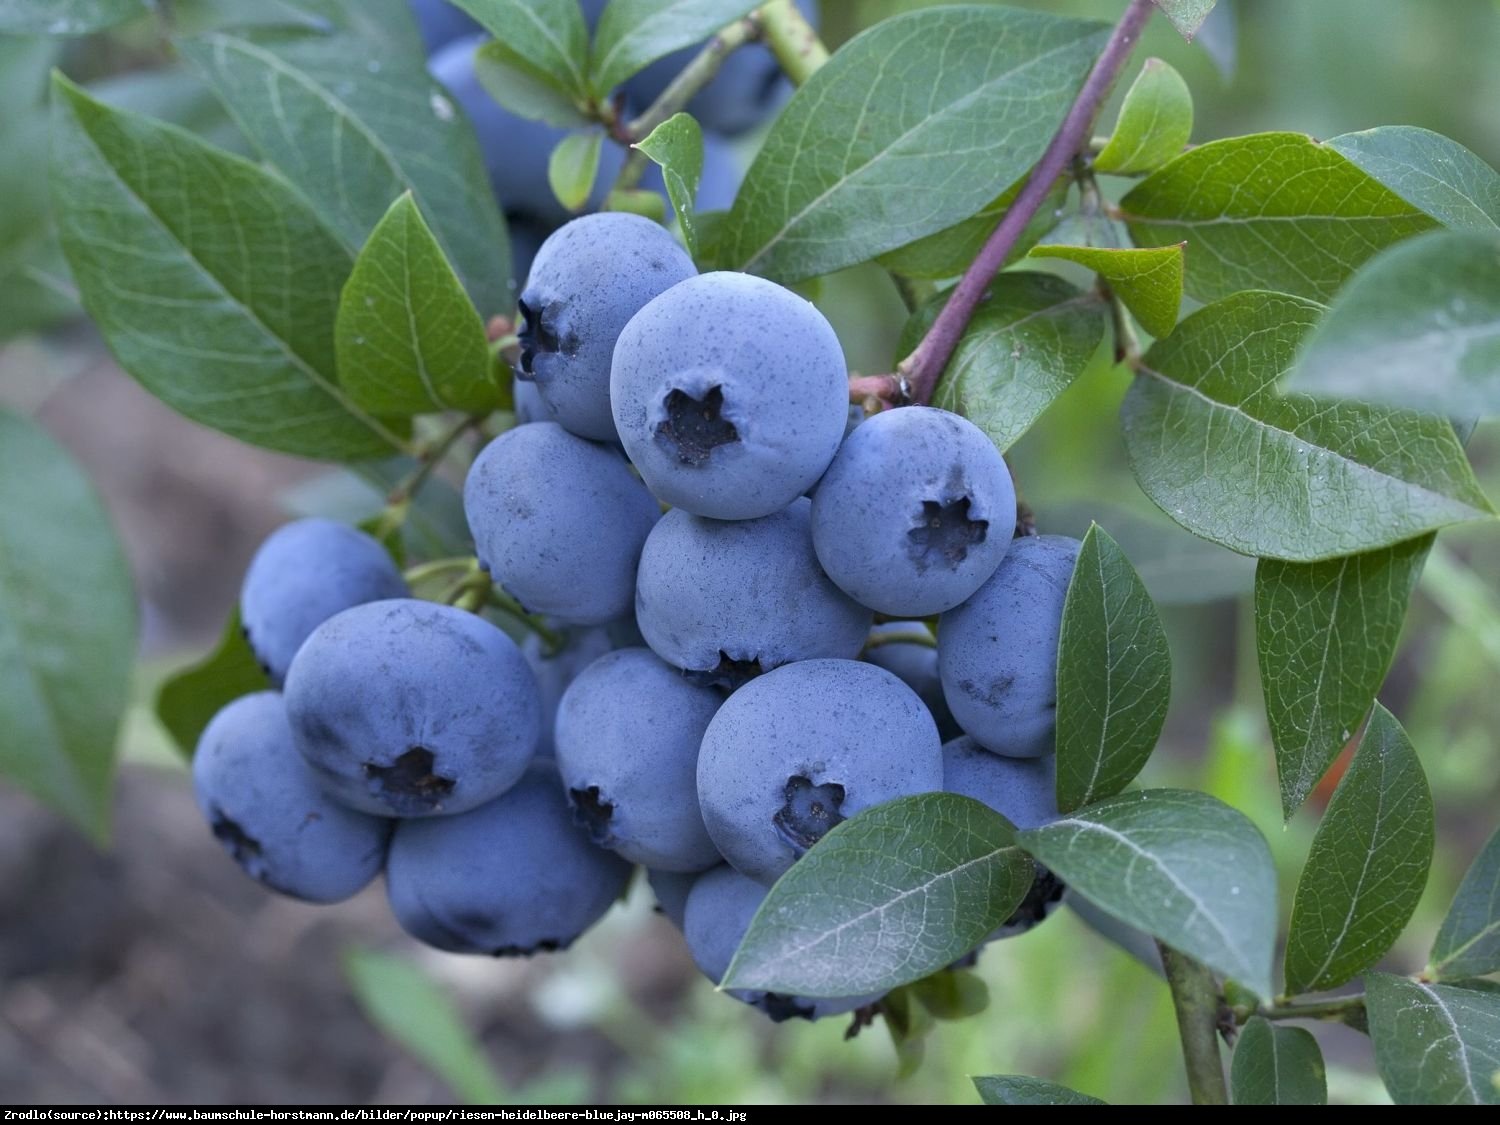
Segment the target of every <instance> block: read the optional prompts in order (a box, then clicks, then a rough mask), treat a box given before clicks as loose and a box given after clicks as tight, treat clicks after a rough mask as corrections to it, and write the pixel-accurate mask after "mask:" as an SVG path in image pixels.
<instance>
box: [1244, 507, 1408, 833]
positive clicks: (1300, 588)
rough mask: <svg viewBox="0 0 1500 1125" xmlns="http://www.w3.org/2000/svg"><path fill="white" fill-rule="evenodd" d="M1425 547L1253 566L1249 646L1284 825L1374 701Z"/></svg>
mask: <svg viewBox="0 0 1500 1125" xmlns="http://www.w3.org/2000/svg"><path fill="white" fill-rule="evenodd" d="M1431 547H1432V536H1431V535H1423V536H1419V537H1418V538H1416V539H1408V540H1406V541H1405V542H1404V543H1397V544H1396V545H1395V546H1392V547H1381V548H1379V549H1377V550H1374V551H1365V552H1363V553H1362V554H1358V555H1345V556H1344V557H1343V558H1338V559H1329V560H1327V561H1325V562H1315V563H1289V562H1280V561H1278V560H1276V559H1262V560H1261V561H1260V563H1259V564H1258V565H1257V567H1256V570H1255V647H1256V653H1257V655H1258V657H1259V662H1260V682H1261V686H1262V687H1263V688H1264V690H1265V699H1266V717H1267V719H1269V720H1270V727H1271V741H1272V742H1273V743H1274V744H1275V746H1276V775H1277V778H1278V780H1279V782H1280V785H1281V810H1282V812H1283V813H1284V814H1285V815H1286V816H1287V817H1288V818H1290V817H1291V815H1292V814H1293V813H1294V812H1296V811H1297V809H1298V808H1300V807H1301V805H1302V802H1303V801H1305V800H1307V795H1308V794H1309V793H1311V792H1312V791H1313V787H1314V786H1316V785H1317V784H1318V780H1319V779H1320V778H1321V777H1322V776H1323V775H1324V774H1325V773H1326V772H1327V771H1328V767H1329V766H1331V765H1333V762H1334V759H1336V758H1337V757H1338V756H1339V754H1340V752H1342V750H1343V749H1344V746H1345V745H1346V744H1347V743H1348V742H1349V740H1350V739H1351V738H1353V737H1354V732H1355V731H1356V730H1358V729H1359V725H1360V723H1361V722H1363V721H1364V717H1365V714H1366V712H1368V711H1369V710H1370V704H1371V703H1373V702H1374V701H1375V693H1376V692H1377V691H1379V690H1380V685H1381V683H1382V682H1384V680H1385V674H1386V672H1387V671H1389V670H1390V666H1391V660H1392V658H1393V657H1394V656H1395V655H1396V642H1397V641H1398V640H1399V639H1400V637H1401V623H1402V622H1403V621H1404V620H1405V618H1406V605H1407V602H1408V601H1409V600H1410V598H1411V592H1412V589H1413V587H1414V586H1415V585H1416V582H1417V578H1418V577H1419V576H1420V575H1421V573H1422V564H1423V562H1425V561H1426V559H1427V552H1428V550H1429V549H1430V548H1431Z"/></svg>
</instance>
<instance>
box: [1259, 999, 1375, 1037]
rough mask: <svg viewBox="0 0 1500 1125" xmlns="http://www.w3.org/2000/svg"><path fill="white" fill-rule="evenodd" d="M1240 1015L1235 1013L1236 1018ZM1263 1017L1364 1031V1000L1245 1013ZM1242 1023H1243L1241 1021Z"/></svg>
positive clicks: (1317, 1002) (1319, 1002)
mask: <svg viewBox="0 0 1500 1125" xmlns="http://www.w3.org/2000/svg"><path fill="white" fill-rule="evenodd" d="M1239 1015H1240V1013H1239V1012H1238V1011H1236V1013H1235V1016H1236V1018H1238V1017H1239ZM1251 1015H1256V1016H1263V1017H1264V1018H1266V1019H1268V1020H1324V1021H1326V1022H1329V1023H1342V1024H1346V1025H1348V1026H1349V1027H1352V1028H1355V1029H1356V1030H1358V1031H1365V1030H1366V1029H1367V1025H1366V1022H1365V998H1364V997H1363V996H1338V997H1335V998H1334V999H1332V1000H1313V1001H1309V1002H1307V1003H1303V1004H1271V1005H1268V1006H1266V1007H1262V1008H1256V1009H1255V1010H1254V1011H1253V1012H1249V1013H1246V1016H1245V1018H1246V1019H1248V1018H1249V1017H1250V1016H1251ZM1241 1022H1243V1021H1241Z"/></svg>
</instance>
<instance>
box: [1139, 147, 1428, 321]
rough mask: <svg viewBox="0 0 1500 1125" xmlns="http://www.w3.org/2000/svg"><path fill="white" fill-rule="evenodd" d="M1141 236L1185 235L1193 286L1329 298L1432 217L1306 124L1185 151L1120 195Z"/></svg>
mask: <svg viewBox="0 0 1500 1125" xmlns="http://www.w3.org/2000/svg"><path fill="white" fill-rule="evenodd" d="M1120 208H1121V210H1122V211H1123V212H1124V213H1125V219H1126V223H1127V225H1128V226H1129V228H1130V234H1131V237H1132V238H1133V239H1134V240H1135V241H1136V242H1137V243H1138V244H1139V245H1142V246H1167V245H1175V244H1176V243H1179V242H1186V243H1187V244H1188V268H1187V276H1186V278H1185V281H1184V284H1185V285H1186V287H1187V292H1188V294H1189V295H1191V296H1193V297H1196V298H1198V299H1199V300H1201V301H1214V300H1218V299H1219V298H1221V297H1227V296H1229V295H1230V294H1232V293H1236V292H1238V291H1239V290H1242V289H1275V290H1279V291H1281V292H1283V293H1292V294H1295V295H1297V296H1299V297H1308V298H1311V299H1312V300H1315V301H1327V300H1329V299H1331V298H1332V297H1333V295H1334V294H1335V293H1336V292H1337V291H1338V289H1339V287H1340V286H1341V285H1343V283H1344V281H1345V280H1346V279H1347V278H1348V277H1349V275H1350V274H1352V273H1353V272H1354V271H1355V270H1356V269H1358V268H1359V267H1360V266H1361V265H1362V264H1363V263H1364V262H1365V261H1366V260H1367V259H1369V258H1371V257H1373V256H1374V255H1375V254H1377V253H1378V252H1379V251H1381V250H1382V249H1384V248H1385V247H1387V246H1390V245H1392V244H1393V243H1396V242H1399V241H1401V239H1403V238H1408V237H1410V236H1411V235H1414V234H1420V233H1421V232H1422V231H1424V230H1429V229H1431V227H1432V226H1433V225H1434V224H1433V221H1432V220H1431V219H1430V218H1428V217H1427V216H1426V215H1424V214H1423V213H1422V212H1421V211H1420V210H1418V209H1417V208H1415V207H1413V206H1412V205H1411V204H1409V203H1407V202H1406V201H1405V200H1403V199H1402V198H1401V197H1400V196H1398V195H1397V194H1396V193H1395V192H1393V191H1391V190H1390V189H1389V188H1387V187H1385V186H1384V185H1382V184H1381V183H1380V182H1379V181H1378V180H1375V179H1373V178H1372V177H1370V176H1369V175H1367V174H1366V173H1365V172H1362V171H1361V170H1360V169H1359V168H1357V167H1355V166H1354V165H1353V164H1351V163H1350V162H1349V160H1348V159H1347V158H1345V157H1344V156H1343V155H1342V154H1341V153H1339V152H1337V151H1335V150H1334V149H1332V148H1330V147H1329V146H1327V145H1323V144H1319V143H1318V142H1317V141H1315V140H1313V139H1312V138H1311V137H1307V136H1304V135H1302V134H1300V133H1256V134H1253V135H1251V136H1248V137H1229V138H1227V139H1225V140H1218V141H1210V142H1209V143H1208V144H1204V145H1199V146H1198V147H1197V148H1195V149H1191V150H1190V151H1188V152H1185V153H1183V154H1182V155H1181V156H1178V157H1176V158H1175V159H1173V160H1171V161H1170V162H1168V163H1167V164H1166V165H1165V166H1163V167H1162V168H1160V169H1159V170H1157V171H1156V172H1154V173H1152V174H1151V175H1150V176H1148V177H1147V178H1146V179H1144V180H1142V181H1141V182H1140V183H1139V184H1137V185H1136V186H1135V188H1134V189H1133V190H1131V191H1130V192H1128V193H1127V194H1126V195H1125V197H1124V198H1123V199H1121V200H1120Z"/></svg>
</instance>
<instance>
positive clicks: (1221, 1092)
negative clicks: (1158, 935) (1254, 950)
mask: <svg viewBox="0 0 1500 1125" xmlns="http://www.w3.org/2000/svg"><path fill="white" fill-rule="evenodd" d="M1156 946H1157V948H1158V949H1159V950H1160V951H1161V964H1162V970H1163V971H1164V972H1165V973H1166V977H1167V985H1168V986H1169V987H1170V988H1171V989H1172V1007H1173V1008H1174V1009H1175V1010H1176V1012H1177V1030H1178V1033H1179V1034H1180V1036H1181V1038H1182V1061H1183V1064H1184V1065H1185V1066H1186V1068H1187V1079H1188V1090H1189V1092H1190V1093H1191V1094H1192V1097H1193V1104H1194V1105H1228V1104H1229V1089H1228V1087H1227V1086H1225V1084H1224V1063H1223V1060H1222V1059H1220V1058H1219V986H1218V984H1217V982H1215V980H1214V975H1213V973H1211V972H1209V971H1208V969H1207V968H1205V967H1204V966H1203V965H1200V964H1199V963H1198V962H1197V961H1195V960H1193V959H1192V958H1191V957H1189V956H1187V955H1186V954H1184V953H1179V952H1177V950H1175V949H1173V948H1172V947H1171V946H1169V945H1166V944H1164V943H1162V942H1157V943H1156Z"/></svg>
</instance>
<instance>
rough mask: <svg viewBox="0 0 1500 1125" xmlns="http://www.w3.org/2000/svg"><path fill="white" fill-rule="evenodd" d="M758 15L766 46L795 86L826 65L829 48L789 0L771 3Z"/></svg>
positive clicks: (774, 0)
mask: <svg viewBox="0 0 1500 1125" xmlns="http://www.w3.org/2000/svg"><path fill="white" fill-rule="evenodd" d="M759 15H760V21H761V27H762V28H763V29H764V30H763V34H764V36H765V40H766V46H768V47H770V48H771V52H772V54H774V55H775V56H776V61H777V62H778V63H780V64H781V69H782V70H783V71H784V72H785V73H786V76H787V77H788V78H790V79H791V80H792V81H793V82H794V83H795V84H796V85H798V86H800V85H802V84H803V83H804V82H806V81H807V80H808V79H809V78H811V77H812V76H813V72H814V71H816V70H817V69H818V68H819V67H820V66H822V65H823V64H824V63H826V62H827V61H828V48H827V47H825V46H823V41H822V40H821V39H819V38H818V33H817V32H816V31H815V30H813V26H812V24H810V23H808V22H807V20H806V18H805V17H804V16H803V15H802V13H801V12H800V11H798V10H797V5H796V4H794V3H792V0H771V2H770V3H769V4H766V5H764V6H763V7H762V8H761V9H760V11H759Z"/></svg>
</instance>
